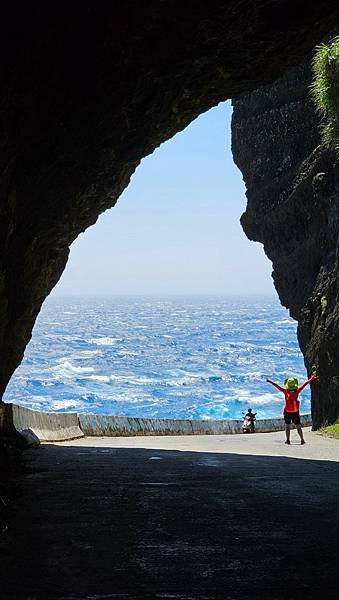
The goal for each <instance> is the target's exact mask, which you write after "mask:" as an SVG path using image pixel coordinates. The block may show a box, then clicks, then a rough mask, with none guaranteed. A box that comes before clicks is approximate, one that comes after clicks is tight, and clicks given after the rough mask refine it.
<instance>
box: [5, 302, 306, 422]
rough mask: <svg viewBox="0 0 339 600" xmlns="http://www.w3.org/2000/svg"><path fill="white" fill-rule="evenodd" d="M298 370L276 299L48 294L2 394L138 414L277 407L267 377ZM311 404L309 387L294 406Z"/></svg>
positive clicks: (49, 406)
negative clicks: (24, 350)
mask: <svg viewBox="0 0 339 600" xmlns="http://www.w3.org/2000/svg"><path fill="white" fill-rule="evenodd" d="M288 375H293V376H296V377H298V378H299V379H300V380H303V379H304V378H306V372H305V368H304V364H303V357H302V354H301V352H300V350H299V347H298V343H297V337H296V323H295V321H293V320H292V319H291V318H290V317H289V315H288V312H287V311H286V310H285V309H284V308H283V307H281V306H280V304H279V301H278V299H277V298H274V297H267V296H266V297H235V296H217V297H216V296H194V297H183V296H177V297H174V296H171V297H164V296H162V297H160V296H158V297H135V296H133V297H67V298H60V297H51V298H49V299H47V301H46V302H45V304H44V306H43V308H42V311H41V313H40V315H39V317H38V320H37V323H36V325H35V328H34V331H33V337H32V340H31V342H30V343H29V345H28V347H27V349H26V353H25V358H24V360H23V362H22V364H21V365H20V367H19V368H18V369H17V371H16V372H15V374H14V376H13V377H12V380H11V382H10V384H9V386H8V388H7V391H6V394H5V397H4V400H5V401H6V402H16V403H18V404H20V405H22V406H26V407H28V408H32V409H35V410H53V411H61V412H69V411H77V412H88V413H97V414H98V413H101V414H111V415H128V416H140V417H170V418H186V419H187V418H190V419H224V418H241V415H242V412H243V411H245V410H247V408H248V407H249V406H251V407H252V409H253V410H254V411H257V413H258V415H257V417H258V418H264V417H271V416H278V415H281V411H282V395H281V393H279V392H277V391H276V390H275V389H274V388H273V387H272V386H270V385H269V384H267V383H266V381H265V380H266V377H270V378H272V379H274V380H276V381H278V382H283V380H284V379H285V377H287V376H288ZM309 410H310V391H309V389H307V390H305V391H304V392H303V395H302V408H301V411H302V412H309Z"/></svg>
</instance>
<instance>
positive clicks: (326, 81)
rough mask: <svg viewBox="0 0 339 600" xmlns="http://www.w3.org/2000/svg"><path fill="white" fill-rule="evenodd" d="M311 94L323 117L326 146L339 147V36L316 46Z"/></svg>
mask: <svg viewBox="0 0 339 600" xmlns="http://www.w3.org/2000/svg"><path fill="white" fill-rule="evenodd" d="M312 70H313V81H312V84H311V86H310V90H311V96H312V98H313V101H314V103H315V106H316V109H317V111H318V113H319V114H320V115H321V117H322V124H321V136H322V141H323V143H324V145H325V146H327V147H332V148H337V149H339V37H338V36H337V37H335V38H333V39H332V40H331V41H330V42H329V43H328V44H320V45H319V46H316V49H315V53H314V57H313V61H312Z"/></svg>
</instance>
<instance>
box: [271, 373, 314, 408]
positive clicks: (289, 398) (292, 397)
mask: <svg viewBox="0 0 339 600" xmlns="http://www.w3.org/2000/svg"><path fill="white" fill-rule="evenodd" d="M314 380H315V377H314V375H312V376H311V377H310V378H309V379H308V380H307V381H305V382H304V383H303V384H302V385H300V386H299V387H298V388H297V389H296V390H293V391H291V390H287V389H286V388H283V387H281V386H280V385H278V384H277V383H274V381H271V379H267V381H268V383H271V384H272V385H274V387H276V388H277V390H279V391H280V392H282V393H283V394H284V396H285V405H284V412H288V413H291V412H298V411H299V405H300V402H299V399H298V396H299V394H300V392H302V390H303V389H304V388H305V387H306V386H307V385H308V384H309V383H311V381H314Z"/></svg>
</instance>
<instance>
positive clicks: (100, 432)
mask: <svg viewBox="0 0 339 600" xmlns="http://www.w3.org/2000/svg"><path fill="white" fill-rule="evenodd" d="M242 422H243V421H242V419H229V420H223V421H214V420H213V421H202V420H188V419H187V420H185V419H182V420H179V419H142V418H137V417H114V416H107V415H89V414H80V415H79V423H80V427H81V429H82V431H83V432H84V434H85V435H86V436H110V437H111V436H113V437H114V436H116V437H119V436H137V435H221V434H226V433H241V432H242V429H241V425H242ZM301 424H302V426H303V427H306V426H309V425H312V419H311V415H302V416H301ZM283 429H285V423H284V419H283V418H276V419H258V420H257V421H256V431H257V432H269V431H282V430H283Z"/></svg>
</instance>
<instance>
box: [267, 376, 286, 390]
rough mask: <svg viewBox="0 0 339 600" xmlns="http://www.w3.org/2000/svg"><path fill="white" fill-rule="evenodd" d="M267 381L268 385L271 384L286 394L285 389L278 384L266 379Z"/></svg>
mask: <svg viewBox="0 0 339 600" xmlns="http://www.w3.org/2000/svg"><path fill="white" fill-rule="evenodd" d="M266 381H267V383H271V384H272V385H274V387H276V388H277V390H279V392H285V388H283V387H281V385H278V383H275V382H274V381H272V380H271V379H266Z"/></svg>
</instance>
